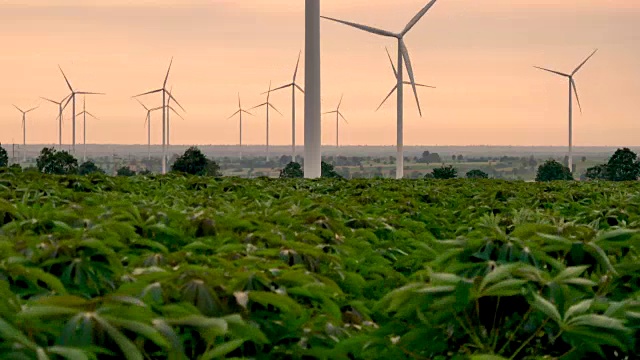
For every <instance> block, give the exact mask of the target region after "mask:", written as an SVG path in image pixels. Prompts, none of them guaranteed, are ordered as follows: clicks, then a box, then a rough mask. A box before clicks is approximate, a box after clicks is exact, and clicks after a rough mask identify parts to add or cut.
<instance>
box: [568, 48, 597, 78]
mask: <svg viewBox="0 0 640 360" xmlns="http://www.w3.org/2000/svg"><path fill="white" fill-rule="evenodd" d="M596 52H598V49H595V50H594V51H593V52H592V53H591V55H589V57H587V58H586V59H585V60H584V61H583V62H582V63H581V64H580V65H578V67H577V68H576V69H575V70H573V72H572V73H571V76H573V75H575V74H576V73H577V72H578V71H580V69H581V68H582V67H583V66H584V64H586V63H587V61H589V59H591V57H593V55H595V54H596Z"/></svg>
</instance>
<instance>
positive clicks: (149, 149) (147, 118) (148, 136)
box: [136, 99, 151, 160]
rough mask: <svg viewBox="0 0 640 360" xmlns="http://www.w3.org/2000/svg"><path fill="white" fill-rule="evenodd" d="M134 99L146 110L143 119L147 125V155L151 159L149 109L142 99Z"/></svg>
mask: <svg viewBox="0 0 640 360" xmlns="http://www.w3.org/2000/svg"><path fill="white" fill-rule="evenodd" d="M136 101H137V102H138V103H139V104H140V105H141V106H142V107H143V108H144V109H145V110H147V117H146V118H145V120H144V125H145V126H146V127H147V156H148V159H149V160H151V109H149V108H148V107H146V106H145V105H144V104H143V103H142V101H140V100H138V99H136Z"/></svg>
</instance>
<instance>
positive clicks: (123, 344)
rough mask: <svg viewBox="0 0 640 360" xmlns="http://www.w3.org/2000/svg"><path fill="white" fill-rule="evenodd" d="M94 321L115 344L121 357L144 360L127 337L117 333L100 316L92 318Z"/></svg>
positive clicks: (129, 359)
mask: <svg viewBox="0 0 640 360" xmlns="http://www.w3.org/2000/svg"><path fill="white" fill-rule="evenodd" d="M93 318H94V320H95V321H96V322H97V323H99V324H100V325H101V326H102V328H103V329H104V330H105V331H106V332H107V334H109V336H110V337H111V338H112V339H113V341H115V342H116V344H117V345H118V347H119V348H120V350H121V351H122V355H124V357H125V358H126V359H127V360H144V356H143V355H142V353H141V352H140V349H138V348H137V347H136V345H135V344H134V343H132V342H131V341H130V340H129V339H127V337H126V336H125V335H124V334H123V333H121V332H120V331H118V329H116V328H115V327H113V326H112V325H111V324H109V322H107V321H105V320H104V319H103V318H101V317H100V316H94V317H93Z"/></svg>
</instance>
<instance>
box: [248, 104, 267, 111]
mask: <svg viewBox="0 0 640 360" xmlns="http://www.w3.org/2000/svg"><path fill="white" fill-rule="evenodd" d="M267 104H268V103H262V104H260V105H256V106H254V107H252V108H251V109H249V110H253V109H257V108H259V107H263V106H265V105H267Z"/></svg>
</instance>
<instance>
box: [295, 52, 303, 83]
mask: <svg viewBox="0 0 640 360" xmlns="http://www.w3.org/2000/svg"><path fill="white" fill-rule="evenodd" d="M300 56H302V50H300V52H299V53H298V62H297V63H296V71H294V72H293V82H294V83H295V82H296V77H297V76H298V66H300Z"/></svg>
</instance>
